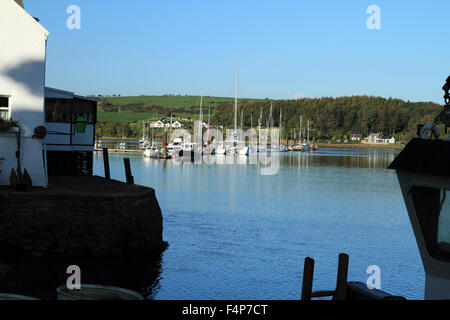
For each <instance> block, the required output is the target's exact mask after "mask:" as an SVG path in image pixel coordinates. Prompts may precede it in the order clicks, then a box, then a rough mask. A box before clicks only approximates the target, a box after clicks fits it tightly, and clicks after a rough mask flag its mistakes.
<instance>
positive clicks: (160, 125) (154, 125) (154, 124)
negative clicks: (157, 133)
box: [150, 120, 164, 129]
mask: <svg viewBox="0 0 450 320" xmlns="http://www.w3.org/2000/svg"><path fill="white" fill-rule="evenodd" d="M150 128H155V129H162V128H164V123H163V122H162V121H161V120H159V121H154V122H152V123H150Z"/></svg>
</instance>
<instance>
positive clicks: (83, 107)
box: [72, 99, 97, 124]
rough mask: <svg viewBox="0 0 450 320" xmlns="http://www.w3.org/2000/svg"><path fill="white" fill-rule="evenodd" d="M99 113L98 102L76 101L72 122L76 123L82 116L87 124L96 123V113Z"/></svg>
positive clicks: (74, 101) (74, 102)
mask: <svg viewBox="0 0 450 320" xmlns="http://www.w3.org/2000/svg"><path fill="white" fill-rule="evenodd" d="M96 112H97V102H93V101H88V100H81V99H74V100H73V109H72V121H73V122H75V121H76V119H77V117H79V116H80V115H81V116H83V117H84V118H85V119H86V122H87V123H91V124H92V123H94V122H95V113H96Z"/></svg>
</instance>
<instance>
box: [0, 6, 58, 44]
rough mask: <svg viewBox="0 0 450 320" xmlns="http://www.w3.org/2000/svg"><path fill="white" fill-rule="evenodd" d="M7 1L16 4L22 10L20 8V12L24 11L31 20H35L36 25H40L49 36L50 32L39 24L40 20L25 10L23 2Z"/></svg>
mask: <svg viewBox="0 0 450 320" xmlns="http://www.w3.org/2000/svg"><path fill="white" fill-rule="evenodd" d="M7 1H11V3H16V4H17V5H18V6H19V7H20V8H21V9H20V8H18V9H19V10H22V11H23V12H24V13H25V14H26V15H27V16H28V17H29V18H30V19H33V21H34V23H35V24H36V25H38V26H39V27H40V28H41V30H43V31H44V34H45V36H46V37H48V36H49V34H50V32H49V31H48V30H47V29H45V28H44V26H42V25H41V24H40V23H39V21H38V19H36V18H34V17H33V16H31V15H30V14H29V13H28V12H27V11H26V10H25V7H24V5H23V0H7ZM1 2H3V0H2V1H1Z"/></svg>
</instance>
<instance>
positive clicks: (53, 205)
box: [0, 177, 166, 258]
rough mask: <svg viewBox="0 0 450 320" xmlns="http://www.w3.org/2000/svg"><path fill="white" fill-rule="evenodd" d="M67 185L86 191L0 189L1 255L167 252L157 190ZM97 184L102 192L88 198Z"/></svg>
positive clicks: (103, 183)
mask: <svg viewBox="0 0 450 320" xmlns="http://www.w3.org/2000/svg"><path fill="white" fill-rule="evenodd" d="M68 179H72V180H73V179H87V180H86V181H84V182H82V183H86V188H85V189H86V191H84V192H81V191H77V190H75V191H73V190H67V189H58V188H53V189H52V188H49V189H40V190H37V189H36V190H32V191H29V192H23V193H19V192H13V191H11V190H8V191H6V189H3V190H2V189H0V254H2V255H13V256H30V257H42V258H55V257H56V258H57V257H95V258H102V257H105V258H106V257H126V256H148V255H151V254H153V253H156V254H158V253H161V252H162V250H164V247H165V245H166V243H165V242H164V241H163V237H162V232H163V221H162V214H161V209H160V207H159V204H158V201H157V199H156V196H155V190H153V189H151V188H145V187H138V186H130V185H126V184H122V183H119V182H116V181H111V182H106V181H105V180H104V179H100V178H93V177H78V178H68ZM81 181H83V180H81ZM61 183H64V181H62V182H61V181H59V184H61ZM67 183H73V181H67ZM93 183H99V188H101V189H102V192H94V191H92V193H91V194H89V189H91V188H92V184H93ZM110 184H114V188H113V190H111V192H110V193H109V192H108V190H105V188H106V189H107V188H108V186H109V185H110ZM93 189H95V188H93ZM118 190H123V191H124V192H119V191H118Z"/></svg>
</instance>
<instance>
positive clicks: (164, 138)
mask: <svg viewBox="0 0 450 320" xmlns="http://www.w3.org/2000/svg"><path fill="white" fill-rule="evenodd" d="M163 151H164V152H163V156H164V157H167V131H164V135H163Z"/></svg>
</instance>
